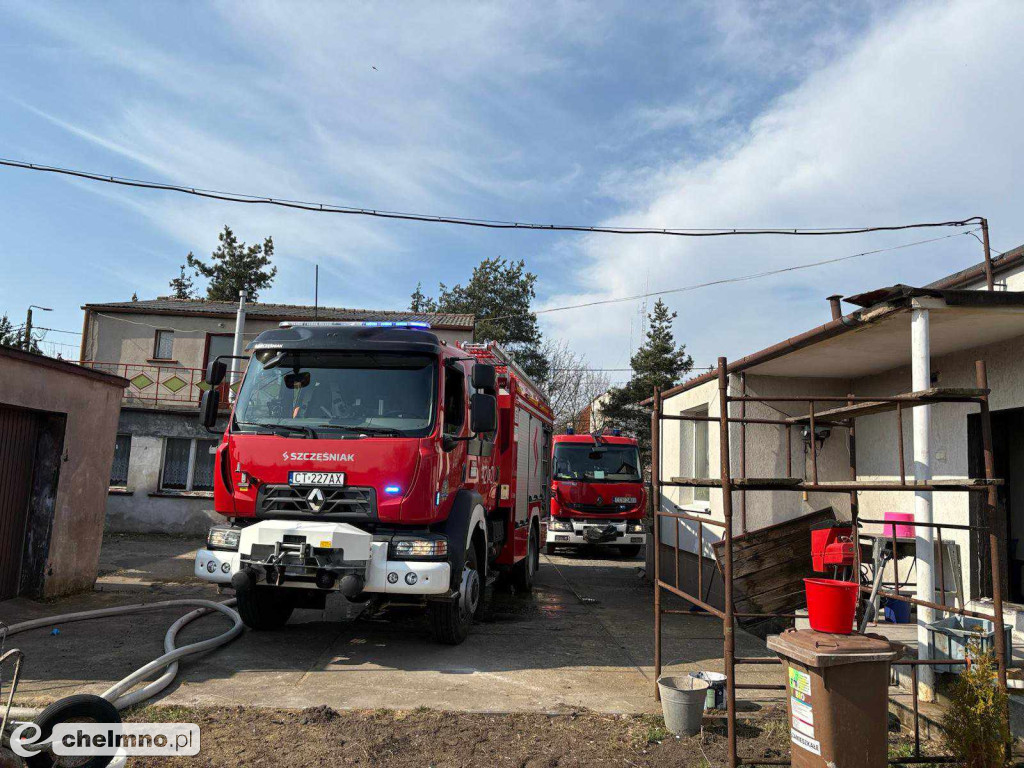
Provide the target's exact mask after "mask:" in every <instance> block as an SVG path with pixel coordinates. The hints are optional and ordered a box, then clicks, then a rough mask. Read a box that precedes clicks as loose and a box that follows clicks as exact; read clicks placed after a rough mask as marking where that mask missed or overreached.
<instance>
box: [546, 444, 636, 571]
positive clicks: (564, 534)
mask: <svg viewBox="0 0 1024 768" xmlns="http://www.w3.org/2000/svg"><path fill="white" fill-rule="evenodd" d="M552 463H553V469H554V474H553V479H552V483H551V491H552V493H551V518H550V520H549V521H548V526H547V538H546V546H545V551H546V552H547V554H549V555H552V554H554V553H555V550H556V549H557V548H558V547H567V546H569V547H583V546H588V545H589V546H594V545H598V544H603V545H614V546H617V547H618V548H619V550H620V551H621V552H622V554H623V555H625V556H627V557H636V555H637V554H638V553H639V552H640V550H641V549H642V548H643V546H644V544H645V543H646V534H645V533H644V524H643V518H644V514H645V510H646V508H647V493H646V490H645V488H644V483H643V476H642V474H641V469H640V449H639V447H638V445H637V441H636V440H635V439H634V438H632V437H623V436H622V435H620V434H619V433H618V430H612V431H611V433H610V434H592V435H590V434H581V435H576V434H572V433H569V434H565V435H556V436H555V437H554V439H553V447H552Z"/></svg>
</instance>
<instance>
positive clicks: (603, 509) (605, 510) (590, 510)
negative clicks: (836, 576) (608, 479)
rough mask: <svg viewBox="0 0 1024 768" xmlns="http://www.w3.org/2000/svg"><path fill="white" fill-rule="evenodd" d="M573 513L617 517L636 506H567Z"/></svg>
mask: <svg viewBox="0 0 1024 768" xmlns="http://www.w3.org/2000/svg"><path fill="white" fill-rule="evenodd" d="M566 506H567V507H568V508H569V509H571V510H572V511H573V512H582V513H583V514H585V515H617V514H619V513H620V512H628V511H629V510H631V509H633V507H635V506H636V504H566Z"/></svg>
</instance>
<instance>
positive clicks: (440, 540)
mask: <svg viewBox="0 0 1024 768" xmlns="http://www.w3.org/2000/svg"><path fill="white" fill-rule="evenodd" d="M447 556H448V539H446V538H444V537H430V538H427V537H423V538H420V537H414V536H408V537H404V538H400V539H399V538H395V539H392V541H391V559H392V560H437V559H440V558H444V557H447Z"/></svg>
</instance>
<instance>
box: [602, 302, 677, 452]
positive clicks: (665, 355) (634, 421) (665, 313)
mask: <svg viewBox="0 0 1024 768" xmlns="http://www.w3.org/2000/svg"><path fill="white" fill-rule="evenodd" d="M675 319H676V313H675V312H669V310H668V307H667V306H665V304H664V302H662V301H661V299H658V302H657V303H656V304H655V305H654V309H653V310H652V311H651V313H650V314H649V315H648V316H647V320H648V328H647V334H646V340H645V341H644V343H643V346H641V347H640V348H639V349H638V350H637V351H636V353H635V354H634V355H633V357H632V358H631V359H630V361H629V365H630V367H631V368H632V369H633V375H632V377H631V378H630V380H629V381H628V382H627V383H626V384H625V385H624V386H622V387H616V388H613V389H611V390H610V391H609V392H608V402H607V403H606V404H604V405H603V406H602V413H603V415H604V420H605V423H606V424H610V425H613V426H618V427H621V428H622V429H623V430H624V431H625V432H627V433H629V434H633V435H636V437H637V438H638V440H639V442H640V452H641V454H642V457H643V462H644V464H645V465H649V464H650V454H651V414H650V411H649V410H648V409H647V408H645V407H643V406H641V405H640V403H641V402H643V401H644V400H646V399H647V398H648V397H650V396H651V395H652V394H653V392H654V388H655V387H658V388H660V389H663V390H664V389H668V388H669V387H674V386H675V385H676V384H678V383H679V382H680V381H681V379H682V377H683V376H684V375H686V374H687V373H688V372H689V371H690V370H691V369H692V368H693V359H692V358H691V357H690V356H689V355H688V354H686V345H685V344H680V345H679V346H676V341H675V337H674V335H673V333H672V322H673V321H674V320H675Z"/></svg>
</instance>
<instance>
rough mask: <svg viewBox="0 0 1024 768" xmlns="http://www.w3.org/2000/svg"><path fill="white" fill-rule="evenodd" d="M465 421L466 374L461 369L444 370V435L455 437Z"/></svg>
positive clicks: (449, 368) (451, 367) (448, 368)
mask: <svg viewBox="0 0 1024 768" xmlns="http://www.w3.org/2000/svg"><path fill="white" fill-rule="evenodd" d="M465 421H466V374H464V373H463V372H462V369H461V368H457V367H453V366H448V367H446V368H445V370H444V433H445V434H446V435H457V434H459V432H461V431H462V425H463V424H464V423H465Z"/></svg>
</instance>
